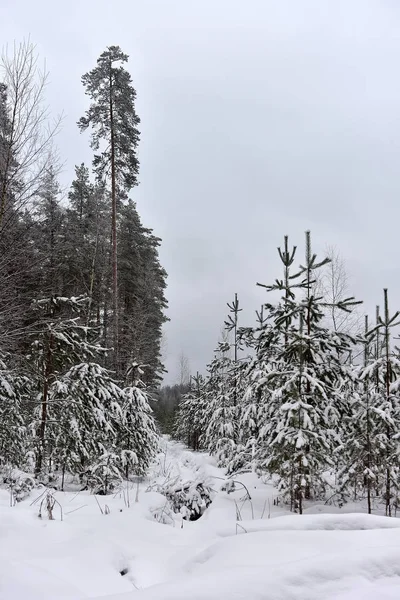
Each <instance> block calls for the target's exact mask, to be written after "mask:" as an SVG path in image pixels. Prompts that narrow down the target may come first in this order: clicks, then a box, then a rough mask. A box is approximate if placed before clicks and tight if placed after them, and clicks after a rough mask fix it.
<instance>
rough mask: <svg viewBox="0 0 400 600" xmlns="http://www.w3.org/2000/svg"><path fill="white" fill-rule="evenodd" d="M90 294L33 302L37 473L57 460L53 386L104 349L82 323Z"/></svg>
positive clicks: (32, 356) (34, 423)
mask: <svg viewBox="0 0 400 600" xmlns="http://www.w3.org/2000/svg"><path fill="white" fill-rule="evenodd" d="M87 302H88V299H87V297H86V296H82V297H77V298H65V297H57V296H51V297H50V298H43V299H40V300H37V301H35V302H34V304H33V309H34V310H33V312H34V313H35V321H34V323H33V324H32V326H31V327H32V329H33V332H32V336H33V337H34V341H33V343H32V346H31V352H30V355H29V356H28V361H29V369H30V372H31V376H32V379H33V380H34V381H35V383H36V387H37V389H36V392H35V393H34V402H35V405H36V407H35V411H34V422H33V424H32V425H33V430H34V439H33V446H34V451H35V457H36V464H35V472H36V473H37V474H39V473H41V472H42V471H44V470H47V469H50V468H51V465H52V464H53V450H54V443H55V441H54V428H51V427H50V428H49V427H48V424H49V422H50V423H54V419H53V418H52V410H53V406H52V404H51V402H50V400H51V398H50V388H51V385H52V384H53V382H54V381H55V380H56V378H58V377H60V375H61V374H64V373H65V372H66V371H67V370H68V369H69V368H70V367H71V366H73V365H74V364H77V363H81V362H82V361H85V360H87V359H88V358H93V357H94V356H96V355H97V354H98V352H99V351H101V349H100V348H99V347H98V346H97V345H94V344H92V343H91V342H90V339H88V328H87V327H86V326H85V325H84V324H82V321H83V322H84V317H83V318H82V317H81V315H82V313H83V315H84V314H85V311H86V310H87Z"/></svg>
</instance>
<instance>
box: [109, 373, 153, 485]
mask: <svg viewBox="0 0 400 600" xmlns="http://www.w3.org/2000/svg"><path fill="white" fill-rule="evenodd" d="M142 375H143V370H142V368H141V367H140V366H139V364H138V363H135V362H134V363H132V364H131V365H130V367H129V369H128V371H127V379H128V383H129V385H128V387H126V388H125V389H124V390H123V401H122V407H121V423H120V426H119V435H118V448H119V453H120V455H121V458H122V465H123V467H124V469H125V476H126V477H127V478H128V477H129V474H130V472H133V473H134V474H135V475H144V474H145V473H146V472H147V470H148V468H149V466H150V464H151V462H152V461H153V459H154V458H155V456H156V453H157V450H158V435H157V432H156V426H155V421H154V418H153V416H152V410H151V408H150V404H149V400H150V397H149V395H148V393H147V392H146V389H145V386H144V384H143V382H142V381H141V376H142Z"/></svg>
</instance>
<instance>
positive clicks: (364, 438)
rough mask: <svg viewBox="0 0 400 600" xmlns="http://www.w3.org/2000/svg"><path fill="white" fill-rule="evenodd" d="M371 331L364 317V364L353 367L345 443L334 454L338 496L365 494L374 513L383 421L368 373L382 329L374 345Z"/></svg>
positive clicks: (380, 461) (343, 424)
mask: <svg viewBox="0 0 400 600" xmlns="http://www.w3.org/2000/svg"><path fill="white" fill-rule="evenodd" d="M368 333H369V326H368V317H367V316H365V336H364V340H363V345H364V353H363V363H362V364H361V365H357V366H354V367H353V381H352V382H351V383H352V385H351V387H349V390H348V394H347V407H346V409H345V411H344V412H343V414H342V436H341V437H342V443H341V444H340V445H339V446H338V447H337V448H336V451H335V454H336V455H338V456H339V457H340V463H341V465H340V467H341V468H340V469H339V472H338V481H337V484H338V485H337V487H338V493H339V495H340V496H341V497H342V499H343V500H344V501H345V500H347V498H349V497H352V498H353V499H354V501H356V500H358V499H359V498H360V497H365V495H366V497H367V510H368V513H369V514H371V512H372V505H373V499H374V496H376V493H377V492H376V490H377V488H379V481H380V480H381V479H383V478H382V477H381V471H382V468H381V466H382V449H381V446H380V442H379V431H381V430H382V425H384V423H383V421H382V413H381V410H380V407H379V402H378V403H376V400H377V398H378V396H377V395H376V393H375V391H376V379H375V380H374V379H373V378H371V377H368V376H365V375H366V374H367V373H368V372H369V371H368V369H369V366H370V364H372V363H373V362H374V361H375V360H376V359H377V357H378V356H380V355H381V349H380V343H379V331H377V330H376V331H375V335H376V336H377V337H378V339H377V340H375V344H374V343H373V341H372V340H371V339H370V337H368ZM376 342H378V343H376ZM376 352H378V354H377V355H376Z"/></svg>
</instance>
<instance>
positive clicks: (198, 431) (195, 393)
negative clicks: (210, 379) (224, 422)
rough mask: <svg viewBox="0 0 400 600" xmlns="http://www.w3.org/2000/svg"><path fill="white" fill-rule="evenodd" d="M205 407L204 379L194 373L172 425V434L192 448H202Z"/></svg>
mask: <svg viewBox="0 0 400 600" xmlns="http://www.w3.org/2000/svg"><path fill="white" fill-rule="evenodd" d="M206 408H207V403H206V380H205V378H204V377H203V376H202V375H200V373H196V375H193V376H192V377H191V379H190V389H189V391H188V392H187V394H185V395H184V396H183V398H182V401H181V402H180V404H179V407H178V411H177V414H176V417H175V426H174V436H175V437H176V438H177V439H179V440H181V441H182V442H184V443H185V444H187V446H188V447H189V448H192V449H193V450H200V449H201V448H202V437H203V435H202V434H203V433H204V420H205V411H206Z"/></svg>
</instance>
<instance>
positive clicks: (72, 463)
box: [48, 362, 124, 493]
mask: <svg viewBox="0 0 400 600" xmlns="http://www.w3.org/2000/svg"><path fill="white" fill-rule="evenodd" d="M123 402H124V393H123V390H122V389H121V388H120V387H119V386H118V385H117V384H116V383H115V381H114V380H113V379H112V378H111V375H110V373H109V372H108V371H107V370H106V369H104V368H103V367H101V366H100V365H98V364H97V363H93V362H92V363H86V362H85V363H81V364H78V365H74V366H72V367H71V368H70V369H69V370H68V371H67V372H66V373H64V374H62V375H60V376H58V377H57V378H56V379H55V380H54V381H53V382H52V383H51V385H50V388H49V393H48V404H49V406H50V407H51V417H52V423H51V425H50V429H51V433H52V436H51V437H52V440H53V448H52V457H53V463H54V465H55V467H59V468H60V469H61V471H62V487H63V486H64V476H65V473H66V472H70V473H74V474H79V475H81V476H83V475H86V476H87V477H89V479H92V480H93V478H95V479H96V487H102V489H103V490H105V493H107V491H108V488H109V484H110V475H111V473H110V472H109V471H107V473H106V472H104V473H103V470H104V469H110V467H111V465H110V464H109V463H110V455H111V454H112V455H116V454H118V453H117V452H116V439H117V433H118V429H119V426H120V424H121V422H123V415H122V406H123ZM105 457H107V460H106V459H105ZM102 461H103V462H105V463H106V466H105V467H104V469H100V467H99V462H102ZM115 462H117V463H118V462H119V465H121V466H122V465H123V457H122V456H119V459H116V460H115ZM112 466H114V463H113V465H112ZM99 471H100V472H101V473H103V475H104V479H103V480H100V481H98V478H99ZM113 474H114V475H115V471H113ZM118 476H119V478H121V471H118ZM103 484H104V485H103Z"/></svg>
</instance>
